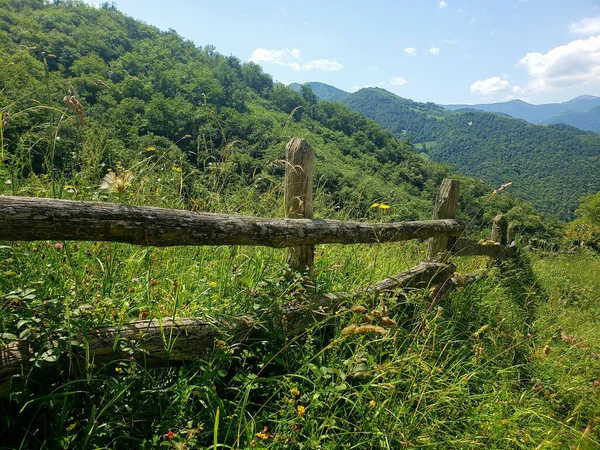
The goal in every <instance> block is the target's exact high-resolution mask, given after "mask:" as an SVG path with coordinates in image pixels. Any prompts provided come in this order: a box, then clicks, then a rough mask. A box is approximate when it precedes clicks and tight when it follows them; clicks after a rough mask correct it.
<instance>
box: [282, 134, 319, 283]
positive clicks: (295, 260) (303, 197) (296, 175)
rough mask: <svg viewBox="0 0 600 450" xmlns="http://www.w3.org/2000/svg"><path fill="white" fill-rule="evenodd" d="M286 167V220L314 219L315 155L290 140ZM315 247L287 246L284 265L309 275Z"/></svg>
mask: <svg viewBox="0 0 600 450" xmlns="http://www.w3.org/2000/svg"><path fill="white" fill-rule="evenodd" d="M286 150H287V153H286V161H287V164H286V166H285V217H286V218H289V219H312V218H313V203H312V202H313V198H312V182H313V166H314V157H315V152H314V150H313V149H312V148H311V146H310V145H308V143H307V142H306V141H305V140H304V139H300V138H294V139H292V140H291V141H290V142H289V143H288V144H287V146H286ZM314 255H315V247H314V245H303V246H300V247H290V248H289V249H288V255H287V263H288V264H289V265H290V267H291V268H292V269H301V270H306V269H307V268H308V272H309V273H310V274H312V271H313V266H314Z"/></svg>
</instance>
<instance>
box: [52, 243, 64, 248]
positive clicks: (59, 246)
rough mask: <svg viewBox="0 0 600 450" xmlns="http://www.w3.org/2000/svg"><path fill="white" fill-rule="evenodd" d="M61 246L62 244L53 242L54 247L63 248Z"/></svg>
mask: <svg viewBox="0 0 600 450" xmlns="http://www.w3.org/2000/svg"><path fill="white" fill-rule="evenodd" d="M63 247H64V246H63V245H62V243H60V242H57V243H56V244H54V248H63Z"/></svg>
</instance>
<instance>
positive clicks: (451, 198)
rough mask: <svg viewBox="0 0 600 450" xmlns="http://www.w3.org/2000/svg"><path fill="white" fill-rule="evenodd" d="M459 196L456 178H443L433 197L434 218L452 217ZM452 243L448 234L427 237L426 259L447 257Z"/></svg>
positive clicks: (438, 259) (443, 258)
mask: <svg viewBox="0 0 600 450" xmlns="http://www.w3.org/2000/svg"><path fill="white" fill-rule="evenodd" d="M459 197H460V183H459V182H458V181H457V180H452V179H450V178H444V179H443V180H442V184H441V185H440V189H439V191H438V193H437V195H436V197H435V203H434V206H433V218H434V219H454V218H455V217H456V210H457V209H458V198H459ZM453 243H454V239H451V238H450V237H449V236H438V237H433V238H431V239H429V245H428V247H427V259H428V260H429V261H443V260H445V259H447V258H448V250H449V249H450V247H451V246H452V244H453Z"/></svg>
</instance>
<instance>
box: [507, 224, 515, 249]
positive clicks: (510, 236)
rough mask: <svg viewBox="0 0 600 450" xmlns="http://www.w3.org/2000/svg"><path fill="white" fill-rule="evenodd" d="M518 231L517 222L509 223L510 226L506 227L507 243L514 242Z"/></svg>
mask: <svg viewBox="0 0 600 450" xmlns="http://www.w3.org/2000/svg"><path fill="white" fill-rule="evenodd" d="M516 231H517V224H516V223H515V222H511V223H509V224H508V227H507V228H506V243H507V244H509V245H510V244H511V243H512V241H514V240H515V235H516Z"/></svg>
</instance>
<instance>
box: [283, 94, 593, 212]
mask: <svg viewBox="0 0 600 450" xmlns="http://www.w3.org/2000/svg"><path fill="white" fill-rule="evenodd" d="M298 86H299V85H292V86H291V87H292V88H295V89H298V88H299V87H298ZM308 86H309V87H310V88H311V89H312V90H313V92H314V93H315V94H316V95H317V96H321V98H323V99H324V98H335V99H336V101H337V102H340V103H343V104H345V105H347V106H348V107H350V109H352V110H354V111H356V112H359V113H361V114H364V115H365V116H366V117H368V118H370V119H373V120H375V121H377V122H378V123H379V124H380V125H381V126H383V128H385V129H387V130H388V131H390V132H392V133H393V134H394V135H396V136H398V137H401V138H409V139H410V140H411V141H412V143H413V145H414V148H415V149H416V150H417V151H418V152H420V153H421V154H422V155H423V157H426V158H430V159H433V160H435V161H439V162H444V163H449V164H450V165H452V166H453V167H454V168H455V169H456V170H458V171H460V172H462V173H465V174H466V175H469V176H474V177H477V178H481V179H482V180H484V181H485V182H486V183H489V184H491V185H496V186H500V185H501V184H504V183H506V182H512V183H513V186H512V189H514V192H515V193H516V194H517V195H519V196H521V197H522V198H524V199H527V200H529V201H531V202H532V203H534V205H536V206H537V207H538V208H540V209H541V210H543V211H545V212H547V213H549V214H554V215H556V216H558V217H560V218H561V219H564V220H570V219H572V218H573V217H574V211H575V209H576V208H577V205H578V201H579V198H580V197H581V196H583V195H587V194H592V193H595V192H597V191H598V190H600V172H599V171H598V167H600V135H598V134H596V133H593V132H590V131H584V130H581V129H578V128H575V127H572V126H568V125H565V124H551V125H535V124H530V123H528V122H526V121H525V120H523V119H515V118H513V117H510V116H509V115H507V113H506V110H504V111H500V112H485V111H478V110H477V109H475V108H473V107H470V108H469V109H458V110H456V111H452V110H450V109H447V108H445V107H443V106H440V105H436V104H435V103H431V102H429V103H419V102H415V101H412V100H409V99H406V98H402V97H399V96H397V95H395V94H393V93H391V92H388V91H386V90H384V89H380V88H364V89H361V90H359V91H357V92H354V93H343V92H344V91H341V90H339V89H337V88H334V87H332V86H327V85H323V84H322V83H308ZM340 91H341V92H340ZM326 96H327V97H326ZM332 96H333V97H332ZM596 101H598V102H600V98H596V97H591V96H589V97H583V98H581V97H580V98H578V99H574V100H572V101H570V102H567V103H568V104H569V105H571V108H573V109H584V108H585V106H584V105H590V104H593V103H595V102H596ZM508 103H510V104H513V105H520V104H521V103H524V104H525V102H520V103H519V102H516V103H515V102H508ZM525 105H527V104H525ZM529 106H531V107H535V105H529ZM538 106H542V105H538ZM562 107H563V108H564V107H565V106H564V104H563V106H562ZM551 108H554V110H553V112H556V114H558V112H557V111H559V109H558V107H555V106H550V107H549V108H548V111H550V109H551ZM534 109H535V108H534ZM564 114H565V115H567V113H564ZM539 117H541V116H539ZM569 117H570V116H569ZM547 120H550V119H547Z"/></svg>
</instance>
